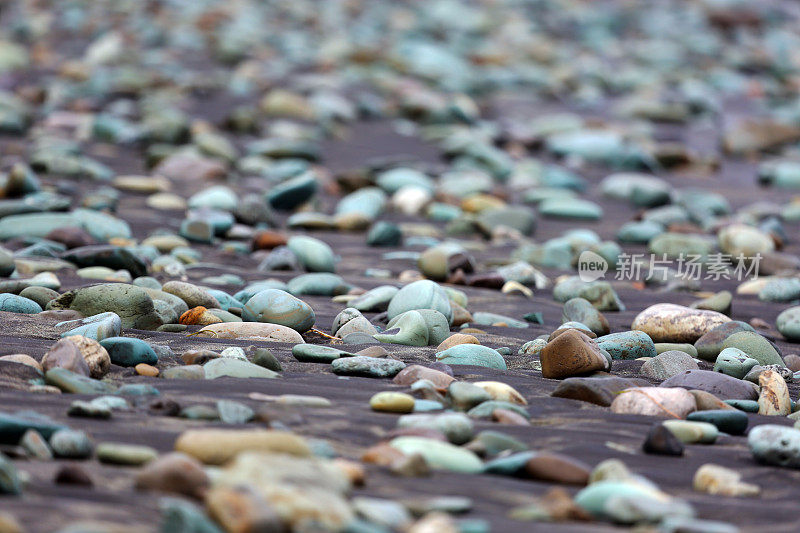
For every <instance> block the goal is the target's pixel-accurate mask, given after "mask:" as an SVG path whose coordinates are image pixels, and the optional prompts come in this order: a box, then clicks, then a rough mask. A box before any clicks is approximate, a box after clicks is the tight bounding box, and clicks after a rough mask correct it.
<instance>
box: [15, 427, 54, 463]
mask: <svg viewBox="0 0 800 533" xmlns="http://www.w3.org/2000/svg"><path fill="white" fill-rule="evenodd" d="M19 445H20V446H22V448H23V449H24V450H25V451H26V452H27V454H28V456H29V457H32V458H34V459H38V460H40V461H49V460H51V459H52V458H53V452H51V451H50V446H48V445H47V441H46V440H45V439H44V437H42V434H41V433H39V432H38V431H36V430H35V429H29V430H27V431H26V432H25V434H24V435H22V438H21V439H20V440H19Z"/></svg>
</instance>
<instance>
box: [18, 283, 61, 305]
mask: <svg viewBox="0 0 800 533" xmlns="http://www.w3.org/2000/svg"><path fill="white" fill-rule="evenodd" d="M19 295H20V297H21V298H27V299H28V300H32V301H34V302H36V303H37V304H38V305H39V307H41V308H42V309H44V308H45V307H47V304H48V303H49V302H50V300H54V299H56V298H58V297H59V296H60V294H59V293H58V292H57V291H54V290H53V289H49V288H47V287H35V286H32V287H25V288H24V289H22V291H20V293H19Z"/></svg>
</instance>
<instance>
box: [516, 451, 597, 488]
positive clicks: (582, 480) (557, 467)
mask: <svg viewBox="0 0 800 533" xmlns="http://www.w3.org/2000/svg"><path fill="white" fill-rule="evenodd" d="M525 473H526V474H527V475H528V476H530V477H531V478H533V479H537V480H541V481H547V482H553V483H565V484H569V485H586V484H587V483H588V481H589V474H590V473H591V468H590V467H589V465H587V464H585V463H583V462H581V461H578V460H576V459H573V458H571V457H567V456H565V455H561V454H558V453H549V452H541V453H537V454H534V456H533V457H531V458H530V459H528V461H527V462H526V463H525Z"/></svg>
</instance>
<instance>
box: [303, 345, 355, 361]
mask: <svg viewBox="0 0 800 533" xmlns="http://www.w3.org/2000/svg"><path fill="white" fill-rule="evenodd" d="M292 355H293V356H294V358H295V359H297V360H298V361H300V362H303V363H332V362H333V361H334V360H335V359H339V358H340V357H354V355H355V354H352V353H350V352H346V351H344V350H340V349H338V348H334V347H333V346H322V345H319V344H310V343H305V344H295V345H294V346H293V347H292Z"/></svg>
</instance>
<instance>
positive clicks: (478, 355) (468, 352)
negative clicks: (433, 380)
mask: <svg viewBox="0 0 800 533" xmlns="http://www.w3.org/2000/svg"><path fill="white" fill-rule="evenodd" d="M436 360H437V361H440V362H442V363H445V364H448V365H475V366H485V367H488V368H496V369H498V370H506V368H507V367H506V361H505V359H503V356H502V355H500V354H499V353H498V352H497V350H493V349H492V348H489V347H487V346H481V345H480V344H459V345H456V346H453V347H452V348H448V349H447V350H445V351H443V352H437V353H436Z"/></svg>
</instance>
